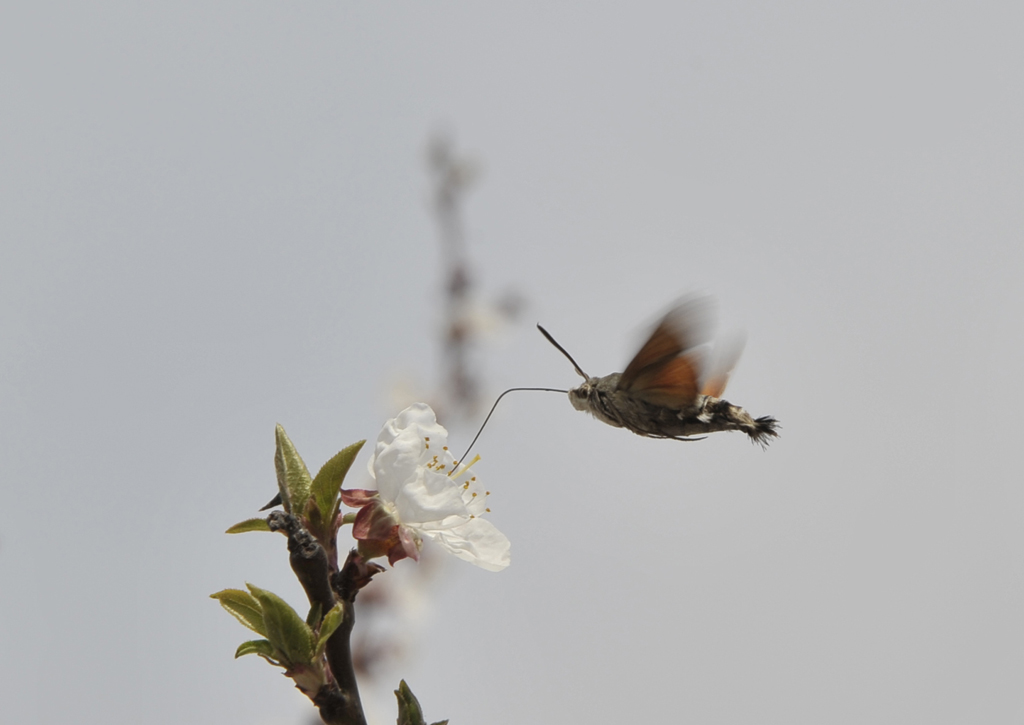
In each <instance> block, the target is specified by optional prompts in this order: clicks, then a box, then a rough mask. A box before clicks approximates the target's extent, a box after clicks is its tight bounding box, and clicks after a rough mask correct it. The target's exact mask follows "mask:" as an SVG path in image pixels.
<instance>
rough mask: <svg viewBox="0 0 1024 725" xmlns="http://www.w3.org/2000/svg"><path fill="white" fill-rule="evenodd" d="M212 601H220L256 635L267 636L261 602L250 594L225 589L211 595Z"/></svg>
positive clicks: (238, 590)
mask: <svg viewBox="0 0 1024 725" xmlns="http://www.w3.org/2000/svg"><path fill="white" fill-rule="evenodd" d="M210 598H211V599H217V600H218V601H220V605H221V606H222V607H224V609H226V610H227V611H228V613H229V614H230V615H232V616H233V617H234V618H235V619H237V620H238V621H239V622H241V623H242V624H244V625H245V626H246V627H248V628H249V629H251V630H252V631H253V632H255V633H256V634H262V635H263V636H264V637H266V636H267V625H266V622H265V621H264V619H263V608H262V607H261V606H260V603H259V601H258V600H257V599H256V597H254V596H253V595H252V594H250V593H249V592H246V591H243V590H241V589H225V590H223V591H219V592H217V593H216V594H211V595H210Z"/></svg>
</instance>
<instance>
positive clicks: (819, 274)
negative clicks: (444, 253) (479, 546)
mask: <svg viewBox="0 0 1024 725" xmlns="http://www.w3.org/2000/svg"><path fill="white" fill-rule="evenodd" d="M292 5H294V4H292ZM1022 20H1024V13H1022V11H1020V10H1019V8H1016V7H1014V6H1013V4H1012V3H970V4H968V3H942V2H939V3H913V2H896V3H893V2H861V3H848V4H835V3H828V4H825V3H796V2H782V3H773V4H770V6H766V5H764V4H761V3H752V2H738V3H722V2H697V3H689V4H687V5H686V6H685V7H679V6H678V5H677V4H670V3H663V4H658V3H630V4H628V7H627V4H624V3H622V4H617V5H613V4H609V3H587V4H586V5H584V4H577V5H569V4H559V5H558V6H556V7H552V6H551V5H550V4H547V3H514V4H511V3H505V4H500V5H499V4H490V3H489V4H477V5H470V4H468V3H465V4H457V3H431V4H429V5H426V4H411V3H406V4H387V5H374V6H372V7H370V6H369V5H364V4H356V3H342V2H332V3H320V2H315V3H301V4H299V5H298V6H297V7H292V6H288V5H286V4H278V5H268V4H265V3H252V2H244V3H243V2H226V3H214V4H211V3H194V2H181V3H174V4H173V5H172V6H163V7H158V6H154V5H151V4H150V5H145V4H143V5H140V4H139V3H130V2H122V3H117V2H95V3H89V4H87V5H81V4H71V3H64V4H52V5H44V4H36V3H20V4H17V5H14V4H9V5H8V6H6V7H5V8H4V9H3V10H2V11H0V98H2V99H3V101H2V103H0V184H2V198H3V202H2V204H0V245H2V257H0V435H2V439H3V441H4V454H3V456H2V457H0V491H2V493H3V498H4V500H5V501H6V507H5V515H4V517H3V522H2V524H0V653H2V656H0V710H2V712H3V713H4V717H3V719H4V721H5V722H12V723H13V722H17V723H50V722H61V721H74V722H78V723H83V724H89V723H112V722H147V723H158V724H159V723H178V722H192V723H225V722H248V723H257V724H261V723H282V722H300V721H301V719H302V718H303V717H304V715H303V713H305V712H306V711H307V709H308V706H307V705H306V701H305V700H304V698H302V696H301V695H299V694H298V693H297V692H296V691H294V690H292V689H291V688H290V687H289V682H288V681H287V680H284V679H283V678H281V677H280V676H279V675H278V674H276V672H275V671H274V670H273V669H272V668H270V667H267V666H266V665H265V664H264V663H263V662H262V661H260V660H257V659H256V658H247V659H243V660H240V661H237V662H235V661H232V659H231V657H232V654H233V652H234V648H235V646H236V645H237V644H238V643H239V642H241V641H242V640H243V639H245V638H246V631H245V630H244V629H243V628H241V627H240V626H239V625H238V624H237V623H236V622H235V621H234V620H232V619H231V618H230V617H228V616H227V615H226V614H225V613H224V612H223V611H221V609H220V607H218V606H217V604H216V603H215V602H213V601H212V600H210V599H208V598H207V595H209V594H210V593H211V592H214V591H217V590H219V589H222V588H225V587H236V586H240V585H241V584H242V583H243V582H245V581H251V582H253V583H255V584H258V585H260V586H263V587H266V588H269V589H271V590H273V591H276V592H278V593H280V594H281V595H283V596H285V597H286V598H288V599H289V600H290V601H291V602H293V603H294V604H296V605H298V604H301V603H302V602H303V599H302V595H301V591H300V590H299V588H298V585H297V584H296V583H295V582H294V580H293V579H292V577H291V574H290V572H289V570H288V567H287V560H286V557H285V555H284V546H283V540H281V539H280V538H279V537H271V536H260V535H255V534H250V535H247V536H239V537H228V536H225V535H224V534H223V533H222V532H223V530H224V529H225V528H226V527H227V526H228V525H230V524H232V523H234V522H235V521H238V520H241V519H243V518H246V517H248V516H250V515H252V512H253V510H254V508H255V507H257V506H259V505H260V504H262V503H264V501H265V500H266V499H267V498H269V495H270V494H271V493H272V492H273V490H274V485H275V484H274V475H273V466H272V456H273V427H274V424H275V423H277V422H280V423H282V424H283V425H285V426H286V428H287V429H288V432H289V434H290V435H291V437H292V439H293V440H294V441H295V443H296V445H297V446H298V448H299V450H300V451H301V452H302V454H303V456H304V458H305V459H306V461H307V463H309V464H310V466H311V467H316V466H319V465H320V463H322V462H323V461H324V460H326V459H327V458H328V457H329V456H330V455H332V454H333V453H334V452H335V451H337V450H338V449H340V448H341V447H343V446H345V445H347V444H349V443H351V442H352V441H354V440H357V439H359V438H370V439H372V438H374V437H375V436H376V434H377V432H378V430H379V428H380V425H381V424H382V423H383V421H384V420H385V418H387V417H390V416H392V415H394V414H395V413H397V410H396V409H393V408H392V405H391V403H390V402H389V400H390V398H389V390H390V389H391V388H392V387H393V386H394V385H395V384H396V381H399V380H402V379H411V380H413V381H418V383H419V384H421V385H423V386H427V385H428V384H429V383H431V381H433V380H434V376H435V375H436V371H437V347H436V346H437V343H436V340H437V332H438V327H439V323H440V315H439V302H440V299H441V291H440V281H439V280H440V277H439V269H438V266H439V263H440V260H439V254H438V247H437V244H436V229H435V226H434V223H433V220H432V218H431V213H430V209H429V203H428V200H429V188H430V187H429V177H428V175H427V173H426V171H425V166H424V152H425V147H426V143H427V140H428V138H429V137H430V136H431V134H433V133H435V132H436V131H437V130H439V129H448V130H449V131H450V132H451V133H452V134H453V135H454V138H455V139H456V143H457V144H458V147H459V148H460V149H464V150H467V151H469V152H472V153H473V154H475V155H476V157H477V158H478V159H479V160H480V161H481V163H482V164H483V167H484V175H483V177H482V178H481V181H480V183H479V185H478V186H477V188H476V189H475V190H474V191H473V192H472V193H471V194H470V195H469V197H468V203H467V206H466V223H467V228H468V233H469V241H470V244H471V249H472V264H473V268H474V270H475V271H476V273H477V280H478V282H479V283H480V285H481V286H482V287H484V288H486V289H488V290H492V291H497V290H500V289H503V288H507V287H514V288H516V289H518V290H519V291H520V292H522V293H523V294H524V295H525V296H526V297H527V299H528V300H529V303H530V306H529V308H528V310H527V312H526V315H525V319H524V320H523V321H522V322H521V323H520V324H518V325H516V326H513V327H510V328H507V329H506V330H505V331H504V332H503V333H502V335H501V336H500V337H498V338H495V340H494V343H493V344H492V345H490V346H489V347H488V348H487V350H486V351H485V353H484V354H483V355H482V356H481V363H482V365H483V369H484V371H485V374H486V381H487V384H488V393H493V394H496V393H497V392H499V391H500V390H502V389H504V388H506V387H510V386H516V385H547V386H568V385H574V384H576V382H577V380H576V376H575V374H574V373H573V371H572V368H571V367H570V366H569V364H568V363H567V362H566V361H565V360H564V359H563V358H562V357H561V356H560V355H559V354H558V353H557V352H556V351H555V350H553V349H552V348H551V347H550V346H549V345H548V344H547V343H546V342H545V341H544V340H543V338H541V336H540V335H539V334H537V332H536V331H535V330H534V329H533V324H534V322H536V321H541V322H543V323H544V324H545V326H546V327H547V328H548V329H549V330H551V332H552V333H553V334H554V335H555V336H556V337H557V338H558V339H559V340H560V341H561V342H562V344H563V345H565V346H566V347H567V348H568V349H569V350H570V351H571V352H572V353H573V355H574V356H575V357H576V359H577V360H578V361H579V362H580V364H581V365H582V366H583V368H584V369H586V370H587V371H588V372H590V373H591V374H606V373H610V372H613V371H616V370H621V369H622V367H623V365H624V364H625V362H626V361H627V359H628V357H629V356H630V355H631V353H632V352H633V351H634V349H635V346H636V343H637V341H638V335H639V334H640V332H639V331H640V330H642V325H643V324H644V323H646V322H649V321H650V320H651V319H652V318H653V317H654V316H655V315H656V314H657V313H658V312H659V311H661V310H663V309H664V307H665V306H666V305H667V304H668V303H670V302H671V301H672V300H673V299H674V298H675V297H677V296H678V295H679V294H681V293H684V292H687V291H692V290H704V291H707V292H710V293H713V294H714V295H715V296H716V297H717V298H718V300H719V302H720V306H721V309H722V317H723V322H724V326H725V328H726V329H729V328H740V329H743V330H746V331H747V333H748V343H747V347H746V351H745V353H744V357H743V360H742V361H741V364H740V367H739V369H738V371H737V373H736V375H735V377H734V379H733V382H732V385H731V387H730V389H729V395H728V397H729V398H730V399H731V400H733V401H734V402H737V403H739V404H741V405H743V406H744V407H746V408H747V409H748V410H750V411H751V412H752V413H754V414H755V415H767V414H771V415H775V416H776V417H778V418H779V420H780V421H781V422H782V425H783V426H784V428H783V431H782V438H781V439H780V440H779V441H778V442H777V443H776V444H774V445H773V446H772V447H771V449H770V450H768V451H767V452H764V451H761V450H759V449H758V448H756V447H754V446H751V445H750V444H749V443H748V442H747V441H746V439H745V438H743V437H741V436H739V435H736V434H731V435H730V434H720V435H716V436H713V437H712V438H710V439H709V440H706V441H704V442H702V443H699V444H677V443H673V442H668V441H656V440H648V439H642V438H639V437H636V436H633V435H631V434H629V433H627V432H625V431H622V430H615V429H612V428H609V427H606V426H603V425H601V424H600V423H598V422H596V421H595V420H593V419H590V418H588V417H586V416H584V415H582V414H580V413H578V412H576V411H574V410H573V409H572V408H571V407H570V405H569V403H568V402H567V401H566V400H564V399H561V398H559V397H557V396H554V395H545V394H539V393H536V394H523V395H520V396H519V397H515V396H509V398H507V399H506V401H505V402H504V403H503V404H502V407H501V408H499V412H498V414H496V416H495V418H494V419H493V422H492V424H491V426H490V427H489V429H488V430H487V431H486V432H485V434H484V436H483V438H482V439H481V441H480V443H479V444H478V449H477V450H478V452H479V453H480V454H481V455H482V456H483V460H482V461H481V463H480V464H478V469H477V470H478V471H479V475H481V476H482V477H484V480H485V481H486V482H487V485H488V487H489V488H490V489H491V490H492V491H493V492H494V494H493V496H492V508H493V509H494V512H493V514H492V520H493V521H494V522H495V523H496V524H497V525H498V526H499V528H501V529H502V530H503V531H504V532H506V533H507V534H508V536H509V537H510V538H511V539H512V542H513V564H512V566H511V567H510V568H509V569H508V570H507V571H505V572H503V573H501V574H491V573H488V572H484V571H482V570H477V569H475V568H473V567H471V566H468V565H463V564H462V563H460V562H453V563H452V564H451V565H450V566H448V567H447V570H446V575H445V576H444V577H443V578H441V579H439V580H438V582H437V584H436V586H435V591H434V592H433V593H432V598H431V604H430V608H431V612H432V613H431V614H430V616H429V619H428V620H427V621H428V629H427V630H426V631H425V633H424V636H423V638H422V639H421V640H419V642H418V644H417V645H416V647H415V656H414V657H413V658H412V659H411V660H410V661H408V662H407V663H406V664H405V665H403V667H402V669H401V671H399V672H396V673H395V674H394V678H393V680H394V681H393V682H389V683H388V687H387V688H385V689H389V688H390V687H393V686H394V684H395V683H397V679H398V677H399V676H404V677H406V678H407V680H408V681H409V683H410V685H411V686H412V687H413V689H414V691H415V692H416V693H417V695H418V696H419V697H420V700H421V702H422V703H423V705H424V707H425V708H426V712H427V715H428V717H430V718H432V719H440V718H443V717H450V718H451V719H452V722H453V723H455V724H459V723H521V722H540V723H565V722H623V721H625V722H666V721H675V720H677V719H680V718H681V719H682V720H686V721H693V722H700V723H751V722H757V723H864V722H872V723H907V722H934V723H963V722H1014V721H1020V720H1021V719H1022V718H1024V690H1022V688H1021V686H1020V685H1021V682H1022V677H1024V626H1022V625H1021V612H1022V608H1024V526H1022V520H1024V485H1022V481H1021V478H1022V477H1021V472H1020V465H1019V455H1020V446H1021V442H1020V441H1021V433H1022V424H1021V420H1020V409H1021V404H1022V402H1024V400H1022V399H1024V384H1022V382H1021V371H1022V368H1024V343H1022V336H1021V324H1020V316H1021V311H1022V309H1024V292H1022V289H1021V273H1022V271H1024V245H1022V243H1021V231H1020V230H1021V229H1022V228H1024V205H1022V203H1021V199H1022V192H1024V131H1022V129H1024V96H1022V94H1021V89H1022V88H1024V44H1022V43H1021V37H1022V29H1024V28H1022V25H1024V23H1022ZM442 422H444V421H442ZM468 437H469V434H468V432H466V431H461V430H459V431H456V432H454V433H453V445H454V447H455V448H461V446H462V445H464V444H465V443H466V442H468ZM364 464H365V456H363V457H360V459H359V461H358V463H357V466H356V468H355V469H353V470H354V475H355V476H356V477H355V478H352V479H350V482H349V483H350V485H352V484H356V483H360V484H361V483H365V479H363V478H361V476H362V472H363V470H365V469H364ZM408 566H411V565H409V563H408V562H403V563H402V564H401V565H399V567H398V569H399V571H398V572H397V573H396V574H394V575H393V574H390V573H389V574H388V576H396V577H402V576H408V570H407V567H408ZM403 569H405V571H403ZM367 697H373V694H372V693H368V694H367ZM387 697H390V696H389V695H386V693H385V697H384V698H383V699H381V700H376V699H375V700H374V702H382V703H383V704H382V705H381V706H380V707H379V709H374V710H373V712H374V713H375V717H376V722H392V721H393V718H394V714H393V713H394V709H393V706H392V704H391V703H390V702H389V701H388V699H387ZM372 707H374V708H377V705H373V706H372Z"/></svg>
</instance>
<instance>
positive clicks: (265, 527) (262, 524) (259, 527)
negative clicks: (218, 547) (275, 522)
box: [224, 519, 270, 534]
mask: <svg viewBox="0 0 1024 725" xmlns="http://www.w3.org/2000/svg"><path fill="white" fill-rule="evenodd" d="M246 531H270V524H268V523H267V520H266V519H246V520H245V521H239V522H238V523H237V524H235V525H234V526H232V527H231V528H230V529H228V530H227V531H225V532H224V533H225V534H244V533H245V532H246Z"/></svg>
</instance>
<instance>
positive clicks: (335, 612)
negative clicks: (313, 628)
mask: <svg viewBox="0 0 1024 725" xmlns="http://www.w3.org/2000/svg"><path fill="white" fill-rule="evenodd" d="M344 618H345V605H344V603H343V602H338V603H337V604H335V605H334V606H333V607H331V611H329V612H328V613H327V616H326V617H324V621H323V622H321V623H320V636H319V637H317V640H316V652H315V655H316V656H317V657H319V656H320V654H321V653H322V652H323V651H324V647H326V646H327V640H329V639H330V638H331V635H332V634H334V632H335V631H336V630H337V629H338V627H340V626H341V622H342V620H343V619H344Z"/></svg>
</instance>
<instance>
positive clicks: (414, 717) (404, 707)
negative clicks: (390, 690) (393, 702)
mask: <svg viewBox="0 0 1024 725" xmlns="http://www.w3.org/2000/svg"><path fill="white" fill-rule="evenodd" d="M395 697H397V698H398V725H425V723H424V721H423V710H422V708H420V701H419V700H417V699H416V696H415V695H414V694H412V690H410V689H409V686H408V685H407V684H405V680H402V681H401V682H399V683H398V689H397V690H395Z"/></svg>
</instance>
